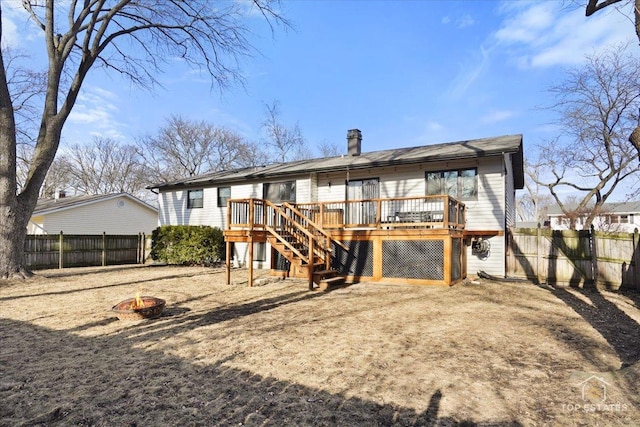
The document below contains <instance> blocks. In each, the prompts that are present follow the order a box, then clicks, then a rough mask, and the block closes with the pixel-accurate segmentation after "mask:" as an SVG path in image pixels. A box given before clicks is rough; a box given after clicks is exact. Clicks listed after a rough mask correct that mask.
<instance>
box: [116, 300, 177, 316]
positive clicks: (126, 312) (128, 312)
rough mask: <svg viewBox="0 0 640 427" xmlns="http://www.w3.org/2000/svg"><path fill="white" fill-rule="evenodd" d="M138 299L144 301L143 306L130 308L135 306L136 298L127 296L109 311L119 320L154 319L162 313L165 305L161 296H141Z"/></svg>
mask: <svg viewBox="0 0 640 427" xmlns="http://www.w3.org/2000/svg"><path fill="white" fill-rule="evenodd" d="M140 299H141V300H142V301H143V302H144V307H139V308H132V307H135V302H136V299H135V298H129V299H126V300H124V301H120V302H119V303H118V304H116V305H114V306H113V307H112V308H111V311H113V312H114V313H116V316H117V317H118V319H120V320H142V319H155V318H156V317H159V316H160V314H162V311H163V310H164V307H165V305H166V301H165V300H163V299H161V298H156V297H150V296H141V297H140Z"/></svg>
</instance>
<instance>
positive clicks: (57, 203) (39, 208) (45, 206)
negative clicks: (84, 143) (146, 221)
mask: <svg viewBox="0 0 640 427" xmlns="http://www.w3.org/2000/svg"><path fill="white" fill-rule="evenodd" d="M123 196H124V197H126V198H128V199H131V200H132V201H134V202H137V203H139V204H141V205H143V206H145V207H146V208H148V209H151V210H154V211H156V212H157V211H158V209H157V208H155V207H153V206H151V205H149V204H147V203H145V202H143V201H142V200H140V199H138V198H137V197H134V196H132V195H131V194H129V193H113V194H92V195H82V196H67V197H60V198H58V199H40V200H38V203H37V204H36V208H35V210H34V211H33V214H32V216H37V215H45V214H48V213H51V212H58V211H61V210H65V209H71V208H77V207H79V206H85V205H90V204H92V203H98V202H103V201H106V200H110V199H115V198H117V197H123Z"/></svg>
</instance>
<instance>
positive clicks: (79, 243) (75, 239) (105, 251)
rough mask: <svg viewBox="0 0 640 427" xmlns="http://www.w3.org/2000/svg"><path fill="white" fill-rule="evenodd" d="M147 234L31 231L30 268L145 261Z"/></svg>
mask: <svg viewBox="0 0 640 427" xmlns="http://www.w3.org/2000/svg"><path fill="white" fill-rule="evenodd" d="M146 248H147V236H145V234H144V233H140V234H131V235H114V234H105V233H103V234H90V235H79V234H63V233H62V232H61V233H60V234H28V235H27V239H26V241H25V245H24V258H25V264H26V266H27V267H29V268H33V269H38V268H56V267H57V268H65V267H87V266H106V265H117V264H136V263H140V264H141V263H144V261H145V259H146V253H147V249H146Z"/></svg>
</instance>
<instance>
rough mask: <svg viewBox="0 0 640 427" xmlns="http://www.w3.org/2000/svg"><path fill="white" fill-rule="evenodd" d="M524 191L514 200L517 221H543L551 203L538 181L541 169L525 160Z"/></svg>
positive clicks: (549, 197) (551, 200)
mask: <svg viewBox="0 0 640 427" xmlns="http://www.w3.org/2000/svg"><path fill="white" fill-rule="evenodd" d="M524 170H525V181H524V186H525V190H526V191H525V192H524V193H522V194H521V195H520V196H519V197H518V199H517V200H516V214H517V215H518V220H519V221H523V222H524V221H537V222H539V223H544V221H545V220H546V218H547V209H548V208H549V206H550V205H551V204H552V203H553V199H552V198H551V196H550V195H549V194H545V193H546V192H545V193H543V189H542V186H541V185H540V184H538V182H539V181H540V176H541V171H540V168H539V167H536V166H534V165H531V164H530V163H529V162H527V161H526V160H525V164H524Z"/></svg>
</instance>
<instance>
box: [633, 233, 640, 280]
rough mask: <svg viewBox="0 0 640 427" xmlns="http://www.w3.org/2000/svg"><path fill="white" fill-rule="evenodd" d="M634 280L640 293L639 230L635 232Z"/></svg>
mask: <svg viewBox="0 0 640 427" xmlns="http://www.w3.org/2000/svg"><path fill="white" fill-rule="evenodd" d="M632 245H633V264H634V266H633V280H634V282H635V285H636V290H638V291H640V234H639V233H638V229H637V228H636V229H635V230H633V242H632Z"/></svg>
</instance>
